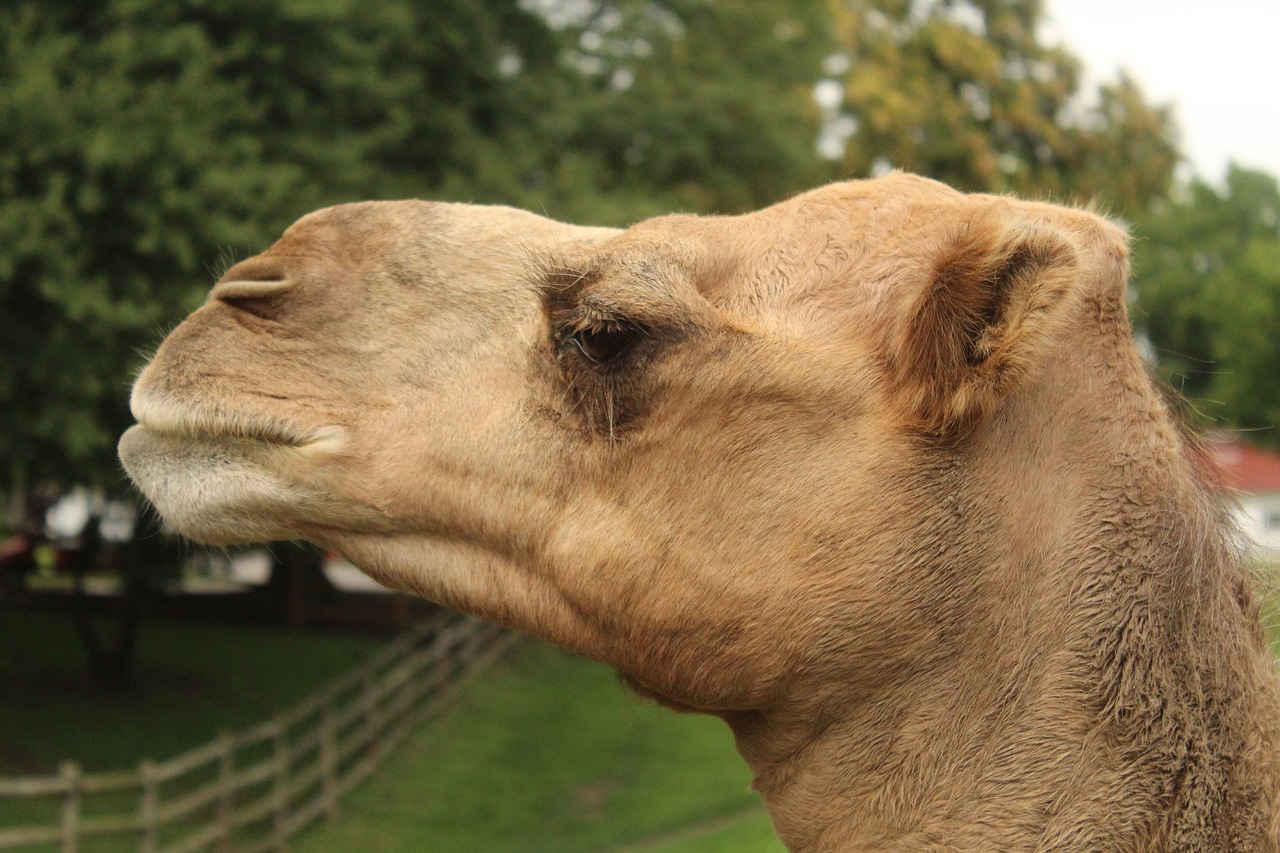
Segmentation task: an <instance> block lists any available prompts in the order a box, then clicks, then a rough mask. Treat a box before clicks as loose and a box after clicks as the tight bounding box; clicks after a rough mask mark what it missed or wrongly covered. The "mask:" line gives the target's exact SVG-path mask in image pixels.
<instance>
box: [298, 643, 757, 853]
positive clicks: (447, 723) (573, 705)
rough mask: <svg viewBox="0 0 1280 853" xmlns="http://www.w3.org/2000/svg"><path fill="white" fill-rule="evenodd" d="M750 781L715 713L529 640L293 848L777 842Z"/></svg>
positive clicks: (664, 851) (698, 846)
mask: <svg viewBox="0 0 1280 853" xmlns="http://www.w3.org/2000/svg"><path fill="white" fill-rule="evenodd" d="M749 781H750V774H749V773H748V771H747V768H746V766H745V765H744V764H743V762H742V759H741V758H739V757H738V754H737V752H736V751H735V750H734V747H733V738H732V736H731V735H730V733H729V730H728V729H727V728H726V727H725V726H724V724H723V723H721V722H720V721H718V720H715V719H713V718H710V717H701V716H690V715H681V714H673V713H672V712H670V711H667V710H664V709H661V708H657V707H654V706H653V705H650V704H646V703H642V702H640V701H638V700H637V699H635V698H634V697H633V696H631V695H630V694H629V693H628V692H627V691H626V690H625V689H624V688H623V687H621V686H620V685H619V684H618V681H617V677H616V676H615V675H614V674H613V673H612V672H611V671H610V670H609V669H607V668H605V667H603V666H600V665H598V664H594V663H591V662H589V661H585V660H583V659H581V658H578V657H576V656H574V655H571V654H569V653H567V652H563V651H560V650H558V649H555V648H553V647H551V646H547V645H544V644H541V643H535V642H533V641H526V642H524V643H522V644H521V645H520V646H519V647H518V648H517V650H516V651H514V652H513V653H511V654H510V655H509V656H508V657H507V658H506V659H505V660H504V661H503V663H501V664H500V665H499V666H498V667H496V668H495V669H494V670H492V671H490V672H489V673H488V674H487V675H486V676H485V677H484V678H482V679H480V680H479V681H478V682H476V683H475V684H474V685H473V686H472V687H471V688H469V689H468V691H467V692H466V693H465V694H463V696H462V697H461V698H460V699H459V701H458V702H457V704H455V705H454V706H453V707H452V708H451V709H450V710H449V711H448V713H446V714H445V715H444V716H443V717H442V718H440V719H439V720H436V721H434V722H432V723H429V724H428V725H427V726H425V727H424V728H422V729H421V730H420V731H418V732H417V733H415V734H414V735H413V736H412V737H411V738H410V739H409V740H408V741H407V742H406V743H405V744H404V745H403V746H401V747H400V749H399V750H398V751H397V753H396V754H395V755H394V756H392V757H391V758H389V759H388V760H387V762H386V764H384V765H383V767H382V769H381V770H379V771H378V773H377V774H375V776H374V777H373V778H372V779H371V780H370V781H369V782H368V783H366V784H364V785H362V786H361V787H360V788H358V789H356V790H355V791H353V792H352V793H351V795H350V796H349V797H348V798H347V799H346V800H345V801H344V802H343V805H342V813H341V816H340V817H339V819H338V820H337V821H335V822H333V823H322V824H319V825H317V826H316V827H314V828H312V829H310V830H308V831H307V832H305V833H303V834H302V835H301V836H300V837H299V839H298V841H297V842H296V843H295V844H294V845H293V849H294V851H295V853H346V852H347V851H351V850H360V851H365V853H398V851H405V853H408V851H423V850H431V851H483V852H484V853H488V851H521V853H537V851H555V853H574V851H597V850H615V849H617V850H628V851H629V850H633V849H634V850H635V851H636V853H640V851H644V853H676V852H677V851H695V850H696V851H717V850H724V851H730V850H732V851H735V853H741V851H747V853H780V851H782V847H781V846H780V845H779V844H778V842H777V841H776V840H775V839H774V836H773V833H772V831H771V829H770V827H769V822H768V819H767V818H766V817H765V815H764V811H763V807H762V806H761V804H760V801H759V798H758V797H757V796H756V795H755V794H753V793H751V792H750V791H749V790H748V783H749ZM726 818H727V819H726ZM722 819H723V820H722ZM700 827H702V828H708V829H709V831H708V832H706V833H703V832H700V831H699V828H700ZM664 839H665V841H664ZM655 845H656V846H655Z"/></svg>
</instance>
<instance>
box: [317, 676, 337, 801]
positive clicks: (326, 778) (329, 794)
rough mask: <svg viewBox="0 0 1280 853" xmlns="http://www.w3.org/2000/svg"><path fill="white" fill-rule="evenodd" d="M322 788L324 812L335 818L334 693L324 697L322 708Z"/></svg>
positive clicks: (335, 735)
mask: <svg viewBox="0 0 1280 853" xmlns="http://www.w3.org/2000/svg"><path fill="white" fill-rule="evenodd" d="M320 786H321V788H320V790H321V793H322V795H323V797H324V813H325V815H326V816H327V817H328V818H329V819H330V820H333V819H334V818H336V817H337V816H338V745H337V732H336V731H335V730H334V722H333V695H332V694H330V695H328V696H326V697H325V698H324V705H323V706H322V707H321V709H320Z"/></svg>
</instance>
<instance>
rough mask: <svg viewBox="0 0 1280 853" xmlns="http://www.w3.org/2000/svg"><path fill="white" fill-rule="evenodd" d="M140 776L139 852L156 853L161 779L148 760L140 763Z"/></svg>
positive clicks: (153, 765)
mask: <svg viewBox="0 0 1280 853" xmlns="http://www.w3.org/2000/svg"><path fill="white" fill-rule="evenodd" d="M138 776H139V778H140V779H141V785H142V793H141V795H140V797H139V801H138V817H139V823H140V824H141V826H140V828H139V832H140V833H141V838H139V840H138V850H140V851H141V853H155V850H156V846H157V842H158V839H157V837H156V836H157V835H158V827H157V825H156V824H157V823H158V821H159V817H160V791H159V787H160V779H159V775H158V774H157V773H156V766H155V764H153V763H152V762H151V761H149V760H147V759H145V758H144V759H142V761H140V762H138Z"/></svg>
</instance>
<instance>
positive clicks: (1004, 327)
mask: <svg viewBox="0 0 1280 853" xmlns="http://www.w3.org/2000/svg"><path fill="white" fill-rule="evenodd" d="M1080 266H1081V264H1080V258H1079V255H1078V253H1077V251H1076V249H1075V248H1074V246H1073V244H1072V243H1071V242H1069V240H1068V237H1067V235H1066V234H1064V233H1062V232H1059V231H1057V230H1055V229H1054V228H1053V227H1052V226H1049V225H1046V224H1044V223H1040V222H1030V221H1027V220H1025V219H1023V218H1020V217H1019V216H1017V214H1016V213H1015V212H1014V211H1011V210H1010V209H1009V208H1008V207H1006V206H1003V205H1000V204H992V205H989V206H987V207H985V208H984V209H983V210H982V211H981V212H980V213H978V214H977V215H976V216H974V217H973V218H972V219H970V220H969V221H967V222H966V223H965V224H964V225H963V226H961V227H960V228H959V230H958V231H956V232H954V233H953V234H952V235H951V236H950V237H949V238H948V239H947V240H946V241H945V242H944V243H943V248H942V250H941V252H939V253H938V255H937V257H936V258H935V260H934V263H933V265H932V273H931V275H930V277H929V278H928V280H927V281H926V283H925V285H924V287H922V288H921V289H920V291H919V292H918V293H917V294H914V295H913V297H912V299H911V300H910V301H909V302H908V304H907V305H906V306H905V307H904V310H903V312H902V314H901V315H900V316H899V322H898V323H897V327H896V329H894V330H893V332H892V333H891V339H890V341H889V353H888V355H889V364H890V374H891V384H892V386H893V391H894V394H895V396H896V398H897V399H898V400H899V401H900V403H901V406H902V408H903V411H904V412H905V413H906V414H907V415H908V417H909V418H911V419H912V420H913V421H915V422H916V423H917V424H918V426H920V427H921V428H922V429H925V430H928V431H930V432H934V433H946V432H951V431H954V430H955V429H957V428H960V427H963V426H964V425H966V424H969V423H972V422H974V421H975V420H977V419H979V418H981V417H984V416H985V415H987V414H988V413H990V412H991V411H992V410H993V409H994V408H995V407H996V405H997V404H998V403H999V402H1000V401H1001V400H1002V399H1003V398H1004V397H1006V396H1007V395H1008V394H1009V393H1010V392H1012V391H1013V390H1015V389H1016V388H1017V387H1019V385H1020V384H1021V383H1023V382H1025V381H1026V380H1027V378H1028V377H1029V376H1030V375H1031V374H1032V373H1033V372H1034V371H1035V370H1036V368H1037V366H1038V365H1039V363H1040V361H1041V360H1042V356H1043V354H1044V353H1045V351H1046V350H1047V349H1048V348H1049V346H1050V345H1051V344H1052V342H1053V338H1054V335H1055V333H1056V332H1057V330H1058V328H1059V327H1061V326H1062V325H1063V323H1064V322H1065V320H1066V317H1067V315H1068V314H1069V313H1070V311H1069V309H1070V307H1071V305H1072V304H1073V303H1074V301H1075V299H1074V296H1075V293H1076V292H1077V290H1078V284H1077V282H1078V279H1079V277H1080V274H1081V269H1080Z"/></svg>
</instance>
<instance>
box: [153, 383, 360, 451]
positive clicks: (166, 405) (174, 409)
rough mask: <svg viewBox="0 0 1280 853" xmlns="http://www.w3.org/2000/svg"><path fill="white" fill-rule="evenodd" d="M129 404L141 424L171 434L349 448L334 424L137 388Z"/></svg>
mask: <svg viewBox="0 0 1280 853" xmlns="http://www.w3.org/2000/svg"><path fill="white" fill-rule="evenodd" d="M129 408H130V409H131V411H132V413H133V417H134V420H136V421H137V422H138V426H139V427H141V428H142V429H145V430H147V431H149V432H152V433H155V434H158V435H161V436H166V437H171V438H179V439H195V440H198V441H205V442H213V443H236V442H241V443H244V442H247V443H252V444H258V445H266V446H269V447H273V448H280V449H285V450H294V451H299V452H304V453H306V454H308V455H325V456H332V455H338V454H341V453H342V452H343V451H344V450H345V448H346V434H345V432H344V431H343V430H342V429H341V428H340V427H337V426H333V425H325V426H319V427H302V426H299V425H297V424H293V423H290V422H288V421H285V420H282V419H280V418H277V417H271V416H263V415H260V414H253V415H248V414H244V413H241V412H234V411H232V412H229V411H223V410H221V409H205V408H199V407H188V406H179V405H175V404H173V403H170V402H168V401H165V400H162V399H156V398H154V397H150V396H146V395H142V394H138V393H136V392H135V394H134V395H133V399H132V400H130V405H129Z"/></svg>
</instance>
